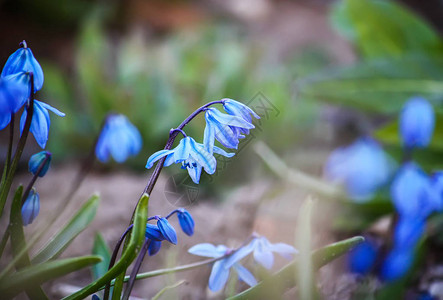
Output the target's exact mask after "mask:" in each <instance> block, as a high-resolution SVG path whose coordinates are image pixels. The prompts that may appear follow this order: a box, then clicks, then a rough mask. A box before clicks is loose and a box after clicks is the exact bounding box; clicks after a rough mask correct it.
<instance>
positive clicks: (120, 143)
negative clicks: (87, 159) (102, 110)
mask: <svg viewBox="0 0 443 300" xmlns="http://www.w3.org/2000/svg"><path fill="white" fill-rule="evenodd" d="M141 147H142V137H141V135H140V132H139V131H138V130H137V128H136V127H135V126H134V125H132V123H131V122H129V120H128V119H127V118H126V117H125V116H124V115H109V116H108V117H107V118H106V121H105V124H104V125H103V129H102V131H101V133H100V136H99V138H98V141H97V145H96V147H95V155H96V156H97V158H98V159H99V160H100V161H101V162H107V161H108V160H109V156H112V157H113V158H114V160H115V161H116V162H118V163H122V162H124V161H125V160H126V159H127V158H128V157H129V156H131V155H136V154H137V153H138V152H139V151H140V150H141Z"/></svg>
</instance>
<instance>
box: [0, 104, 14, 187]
mask: <svg viewBox="0 0 443 300" xmlns="http://www.w3.org/2000/svg"><path fill="white" fill-rule="evenodd" d="M14 123H15V114H13V113H11V122H10V123H9V144H8V152H7V153H6V160H5V165H4V167H3V174H2V180H1V184H0V186H3V182H4V181H5V178H6V174H8V171H9V166H10V164H11V155H12V144H13V143H14Z"/></svg>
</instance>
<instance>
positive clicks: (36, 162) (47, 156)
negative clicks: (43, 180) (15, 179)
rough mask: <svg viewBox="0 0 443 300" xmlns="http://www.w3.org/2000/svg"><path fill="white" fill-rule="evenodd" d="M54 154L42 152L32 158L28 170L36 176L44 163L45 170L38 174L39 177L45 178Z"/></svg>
mask: <svg viewBox="0 0 443 300" xmlns="http://www.w3.org/2000/svg"><path fill="white" fill-rule="evenodd" d="M51 158H52V154H51V153H50V152H48V151H41V152H39V153H36V154H34V155H32V156H31V158H30V159H29V164H28V169H29V172H31V173H32V174H33V175H35V174H36V173H37V171H38V169H39V168H40V166H41V165H42V164H43V163H44V166H43V168H42V169H41V171H40V173H39V174H38V176H39V177H43V176H45V174H46V172H48V169H49V165H50V164H51Z"/></svg>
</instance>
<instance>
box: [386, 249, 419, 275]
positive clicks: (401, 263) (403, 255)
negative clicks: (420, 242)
mask: <svg viewBox="0 0 443 300" xmlns="http://www.w3.org/2000/svg"><path fill="white" fill-rule="evenodd" d="M413 262H414V249H413V248H403V247H394V249H393V250H391V252H389V254H388V255H387V256H386V258H385V260H384V262H383V265H382V267H381V271H380V276H381V278H382V279H383V280H385V281H388V282H392V281H396V280H398V279H400V278H402V277H403V276H404V275H405V274H406V273H407V272H408V271H409V269H410V268H411V266H412V263H413Z"/></svg>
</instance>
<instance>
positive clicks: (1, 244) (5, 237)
mask: <svg viewBox="0 0 443 300" xmlns="http://www.w3.org/2000/svg"><path fill="white" fill-rule="evenodd" d="M9 235H10V232H9V226H8V227H6V230H5V233H4V234H3V237H2V241H1V242H0V257H2V255H3V251H4V250H5V247H6V243H7V242H8V239H9Z"/></svg>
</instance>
